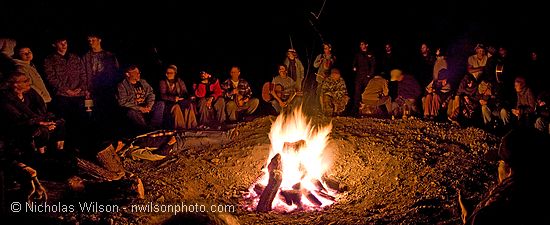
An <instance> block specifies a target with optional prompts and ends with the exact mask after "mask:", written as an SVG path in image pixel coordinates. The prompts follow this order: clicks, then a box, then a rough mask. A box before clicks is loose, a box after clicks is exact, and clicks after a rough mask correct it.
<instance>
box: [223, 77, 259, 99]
mask: <svg viewBox="0 0 550 225" xmlns="http://www.w3.org/2000/svg"><path fill="white" fill-rule="evenodd" d="M221 86H222V90H223V96H224V97H225V98H226V99H228V100H234V99H233V98H234V97H235V96H234V95H233V94H231V92H232V91H233V89H234V87H233V82H232V81H231V79H227V80H226V81H224V82H223V84H222V85H221ZM237 90H239V94H240V95H242V96H243V98H244V99H250V98H251V97H252V90H251V89H250V85H249V84H248V82H247V81H246V80H244V79H239V84H238V85H237Z"/></svg>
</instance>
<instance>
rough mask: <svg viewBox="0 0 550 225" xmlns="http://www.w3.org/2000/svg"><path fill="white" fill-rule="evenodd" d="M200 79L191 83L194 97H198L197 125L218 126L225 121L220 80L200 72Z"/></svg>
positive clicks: (204, 126) (202, 126)
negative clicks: (198, 119) (198, 120)
mask: <svg viewBox="0 0 550 225" xmlns="http://www.w3.org/2000/svg"><path fill="white" fill-rule="evenodd" d="M200 79H201V81H200V82H199V83H197V84H193V90H194V93H195V97H196V98H198V104H199V115H200V122H199V124H200V125H199V127H201V128H206V127H209V126H210V125H214V126H218V127H219V128H221V124H223V122H224V121H225V100H224V99H223V97H222V95H223V90H222V88H221V86H220V80H218V79H217V78H215V77H213V76H212V75H210V74H209V73H207V72H205V71H202V72H200Z"/></svg>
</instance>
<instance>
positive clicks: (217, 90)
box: [193, 78, 223, 99]
mask: <svg viewBox="0 0 550 225" xmlns="http://www.w3.org/2000/svg"><path fill="white" fill-rule="evenodd" d="M207 87H208V88H207ZM193 90H194V91H195V96H196V97H197V98H204V97H214V99H217V98H219V97H220V96H222V93H223V91H222V88H221V87H220V81H219V80H218V79H215V78H214V79H208V83H198V84H193Z"/></svg>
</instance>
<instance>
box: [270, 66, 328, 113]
mask: <svg viewBox="0 0 550 225" xmlns="http://www.w3.org/2000/svg"><path fill="white" fill-rule="evenodd" d="M271 83H272V84H273V85H274V88H273V91H272V92H271V96H273V100H271V105H272V106H273V108H274V109H275V111H276V112H277V113H281V112H282V111H283V109H285V110H287V109H290V108H293V107H294V106H295V105H296V104H297V102H300V100H299V99H298V97H297V92H296V82H294V80H293V79H292V78H290V77H289V76H287V69H286V66H285V65H279V75H278V76H276V77H274V78H273V80H272V81H271ZM319 90H320V89H319Z"/></svg>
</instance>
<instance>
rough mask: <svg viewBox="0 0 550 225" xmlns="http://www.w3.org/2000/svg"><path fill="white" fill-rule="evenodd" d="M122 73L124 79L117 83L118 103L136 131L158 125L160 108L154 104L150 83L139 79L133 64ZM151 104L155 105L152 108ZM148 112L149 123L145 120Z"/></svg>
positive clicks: (139, 75) (136, 68)
mask: <svg viewBox="0 0 550 225" xmlns="http://www.w3.org/2000/svg"><path fill="white" fill-rule="evenodd" d="M124 75H125V76H126V79H124V80H123V81H122V82H120V83H119V84H118V93H117V100H118V105H119V106H121V107H122V108H123V109H124V110H125V112H126V116H127V117H128V119H129V120H130V122H131V123H132V125H133V126H135V128H136V129H137V131H138V132H146V131H148V130H151V129H152V128H154V127H159V126H160V121H159V120H160V119H159V116H158V114H160V113H159V111H160V109H158V107H159V105H158V104H157V105H156V106H155V94H154V93H153V88H152V87H151V85H149V83H147V81H145V80H143V79H141V73H140V71H139V68H138V67H137V66H135V65H132V66H129V67H128V68H126V70H125V72H124ZM153 106H155V108H154V110H153ZM150 114H153V116H152V119H151V123H150V124H151V125H149V123H148V122H146V118H147V117H149V115H150Z"/></svg>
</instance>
